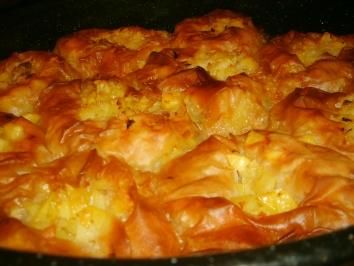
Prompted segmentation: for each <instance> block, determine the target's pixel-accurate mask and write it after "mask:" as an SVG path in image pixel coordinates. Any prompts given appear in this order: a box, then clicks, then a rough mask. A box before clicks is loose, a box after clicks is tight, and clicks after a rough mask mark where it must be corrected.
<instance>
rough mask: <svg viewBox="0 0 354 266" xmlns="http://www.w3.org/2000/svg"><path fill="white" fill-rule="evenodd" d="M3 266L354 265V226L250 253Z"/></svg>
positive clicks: (16, 259)
mask: <svg viewBox="0 0 354 266" xmlns="http://www.w3.org/2000/svg"><path fill="white" fill-rule="evenodd" d="M0 261H1V265H2V266H10V265H11V266H18V265H28V266H31V265H36V266H42V265H43V266H44V265H50V266H69V265H70V266H96V265H97V266H108V265H111V266H117V265H127V266H181V265H185V266H187V265H188V266H197V265H198V266H216V265H220V266H231V265H244V266H245V265H247V266H261V265H262V266H263V265H264V266H266V265H269V266H278V265H279V266H287V265H289V266H290V265H336V266H339V265H345V266H350V265H354V226H351V227H348V228H345V229H342V230H338V231H334V232H332V233H328V234H324V235H320V236H316V237H311V238H308V239H304V240H299V241H294V242H291V243H285V244H279V245H272V246H267V247H262V248H257V249H253V250H247V251H238V252H228V253H218V254H212V255H196V256H189V257H169V258H157V259H120V258H118V259H115V258H108V259H97V258H75V257H64V256H53V255H46V254H42V253H31V252H21V251H14V250H7V249H0Z"/></svg>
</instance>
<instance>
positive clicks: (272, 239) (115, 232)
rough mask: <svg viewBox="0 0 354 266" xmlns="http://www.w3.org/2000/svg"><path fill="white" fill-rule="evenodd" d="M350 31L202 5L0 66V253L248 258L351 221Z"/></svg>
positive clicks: (90, 33) (91, 33)
mask: <svg viewBox="0 0 354 266" xmlns="http://www.w3.org/2000/svg"><path fill="white" fill-rule="evenodd" d="M353 55H354V36H349V35H348V36H336V35H334V34H331V33H297V32H289V33H288V34H285V35H282V36H277V37H274V38H270V37H268V36H267V35H265V34H264V33H263V32H262V30H260V29H258V28H257V27H255V26H254V24H253V22H252V20H251V19H250V18H248V17H245V16H243V15H240V14H236V13H233V12H231V11H225V10H217V11H214V12H211V13H210V14H207V15H205V16H202V17H197V18H190V19H186V20H184V21H182V22H181V23H179V24H178V25H177V26H176V28H175V31H174V32H173V33H168V32H164V31H155V30H148V29H143V28H140V27H124V28H119V29H115V30H104V29H90V30H84V31H80V32H78V33H74V34H72V35H70V36H66V37H63V38H62V39H60V40H59V41H58V42H57V44H56V47H55V48H54V50H53V52H50V53H48V52H33V51H30V52H25V53H16V54H14V55H12V56H11V57H10V58H8V59H6V60H4V61H2V62H1V63H0V90H1V92H0V112H1V113H0V232H1V233H0V246H1V247H4V248H11V249H18V250H29V251H40V252H45V253H51V254H62V255H70V256H89V257H130V258H139V257H163V256H180V255H190V254H194V253H206V252H218V251H232V250H241V249H250V248H255V247H259V246H264V245H270V244H276V243H282V242H285V241H290V240H296V239H303V238H306V237H309V236H312V235H317V234H321V233H325V232H330V231H332V230H336V229H339V228H344V227H347V226H350V225H353V224H354V180H353V179H354V161H353V160H354V133H353V132H354V131H353V126H354V80H353V78H354V65H353V64H354V61H353V58H354V57H353Z"/></svg>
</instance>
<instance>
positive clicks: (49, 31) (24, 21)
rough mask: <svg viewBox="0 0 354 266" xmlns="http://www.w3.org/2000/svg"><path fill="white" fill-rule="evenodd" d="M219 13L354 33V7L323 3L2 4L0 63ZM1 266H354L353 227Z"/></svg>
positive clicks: (6, 260) (271, 27)
mask: <svg viewBox="0 0 354 266" xmlns="http://www.w3.org/2000/svg"><path fill="white" fill-rule="evenodd" d="M217 8H221V9H230V10H234V11H238V12H241V13H244V14H246V15H249V16H251V17H252V18H253V20H254V22H255V24H256V25H257V26H258V27H260V28H263V30H264V31H265V32H266V33H267V34H269V35H276V34H281V33H285V32H287V31H289V30H297V31H303V32H310V31H315V32H324V31H330V32H333V33H336V34H348V33H354V5H353V4H351V3H350V1H338V0H337V1H318V0H306V1H304V0H303V1H297V0H278V1H275V0H268V1H264V0H233V1H231V0H228V1H226V0H224V1H221V0H219V1H218V0H204V1H192V0H179V1H177V0H150V1H144V0H61V1H44V0H37V1H34V0H32V1H30V0H29V1H25V0H23V1H21V0H17V1H1V0H0V58H6V57H8V56H9V55H11V53H13V52H16V51H25V50H51V49H52V48H53V47H54V44H55V41H56V40H57V39H58V38H59V37H61V36H63V35H66V34H69V33H71V32H74V31H78V30H80V29H85V28H92V27H100V28H117V27H121V26H127V25H140V26H143V27H147V28H154V29H164V30H169V31H171V30H173V27H174V25H175V24H176V23H177V22H179V21H181V20H182V19H184V18H186V17H191V16H198V15H202V14H205V13H207V12H209V11H211V10H214V9H217ZM0 265H1V266H10V265H11V266H31V265H38V266H41V265H51V266H64V265H70V266H79V265H80V266H89V265H90V266H101V265H128V266H133V265H134V266H143V265H156V266H159V265H161V266H162V265H171V266H172V265H185V266H187V265H189V266H192V265H196V266H213V265H225V266H226V265H228V266H231V265H257V266H258V265H272V266H273V265H274V266H278V265H279V266H281V265H336V266H337V265H345V266H350V265H354V227H350V228H346V229H344V230H340V231H337V232H333V233H330V234H326V235H322V236H319V237H314V238H311V239H307V240H301V241H297V242H292V243H287V244H281V245H277V246H270V247H263V248H259V249H255V250H249V251H240V252H233V253H223V254H212V255H210V254H209V255H198V256H193V257H184V258H163V259H140V260H133V259H129V260H122V259H88V258H69V257H57V256H50V255H44V254H34V253H26V252H19V251H10V250H5V249H0Z"/></svg>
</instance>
